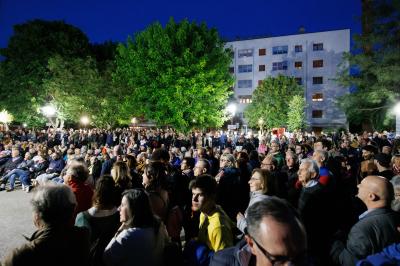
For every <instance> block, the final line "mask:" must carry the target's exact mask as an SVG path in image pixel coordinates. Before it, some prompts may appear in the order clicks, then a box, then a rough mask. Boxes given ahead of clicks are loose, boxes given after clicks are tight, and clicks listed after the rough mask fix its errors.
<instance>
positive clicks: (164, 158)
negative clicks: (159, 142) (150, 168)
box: [151, 148, 170, 163]
mask: <svg viewBox="0 0 400 266" xmlns="http://www.w3.org/2000/svg"><path fill="white" fill-rule="evenodd" d="M169 159H170V156H169V152H168V151H167V150H166V149H162V148H158V149H155V150H154V151H153V153H152V154H151V160H152V161H160V162H162V163H168V162H169Z"/></svg>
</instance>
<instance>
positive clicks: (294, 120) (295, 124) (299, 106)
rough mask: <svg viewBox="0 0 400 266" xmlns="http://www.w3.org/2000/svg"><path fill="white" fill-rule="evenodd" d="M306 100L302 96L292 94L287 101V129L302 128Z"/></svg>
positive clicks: (304, 119) (304, 118)
mask: <svg viewBox="0 0 400 266" xmlns="http://www.w3.org/2000/svg"><path fill="white" fill-rule="evenodd" d="M305 108H306V100H305V99H304V97H303V96H300V95H294V96H293V97H292V99H291V100H290V102H289V110H288V114H287V117H288V120H287V127H288V130H289V131H296V130H297V131H298V130H301V129H303V128H304V126H305V121H306V113H305V111H304V110H305Z"/></svg>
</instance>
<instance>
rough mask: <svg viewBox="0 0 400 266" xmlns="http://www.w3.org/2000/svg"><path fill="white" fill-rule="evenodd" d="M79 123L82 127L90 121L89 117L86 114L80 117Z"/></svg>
mask: <svg viewBox="0 0 400 266" xmlns="http://www.w3.org/2000/svg"><path fill="white" fill-rule="evenodd" d="M81 123H82V125H83V126H84V127H86V126H87V125H88V124H89V123H90V119H89V117H87V116H86V115H84V116H82V117H81Z"/></svg>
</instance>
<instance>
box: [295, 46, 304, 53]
mask: <svg viewBox="0 0 400 266" xmlns="http://www.w3.org/2000/svg"><path fill="white" fill-rule="evenodd" d="M294 51H295V53H301V52H303V45H295V46H294Z"/></svg>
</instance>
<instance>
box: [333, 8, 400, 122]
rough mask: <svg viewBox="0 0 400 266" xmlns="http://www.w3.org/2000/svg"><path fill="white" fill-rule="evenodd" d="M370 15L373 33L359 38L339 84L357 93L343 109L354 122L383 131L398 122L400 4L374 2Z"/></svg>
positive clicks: (344, 100)
mask: <svg viewBox="0 0 400 266" xmlns="http://www.w3.org/2000/svg"><path fill="white" fill-rule="evenodd" d="M368 14H369V16H370V17H368V18H366V21H368V22H372V23H371V27H369V28H370V29H371V32H366V33H364V34H363V35H356V36H355V38H354V42H355V47H354V51H355V52H354V54H350V53H349V54H346V55H345V57H344V63H343V66H344V68H343V71H341V72H340V73H339V74H338V81H339V83H340V84H341V85H343V86H347V87H352V88H355V92H353V93H350V94H347V95H345V96H343V97H342V98H341V99H340V101H339V105H340V106H341V108H342V109H343V110H344V111H345V113H346V115H347V118H348V119H349V121H350V122H352V123H354V124H356V125H359V124H362V123H364V124H365V123H366V124H369V125H372V128H375V129H382V128H385V127H387V126H389V125H390V124H391V123H393V122H394V120H393V116H392V115H391V114H390V113H391V112H390V111H391V108H392V107H393V105H394V104H395V103H396V101H398V100H399V99H400V86H399V85H400V1H398V0H396V1H383V0H379V1H374V2H373V7H372V12H371V13H368ZM363 16H366V14H363ZM360 50H361V51H362V52H360Z"/></svg>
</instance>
